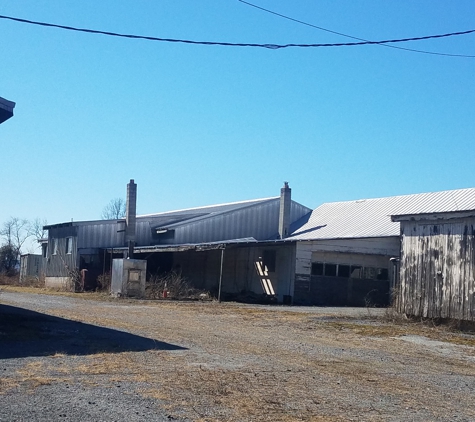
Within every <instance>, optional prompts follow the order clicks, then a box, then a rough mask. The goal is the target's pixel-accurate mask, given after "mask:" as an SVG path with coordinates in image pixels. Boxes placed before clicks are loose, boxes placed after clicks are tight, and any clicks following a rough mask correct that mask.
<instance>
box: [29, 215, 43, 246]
mask: <svg viewBox="0 0 475 422" xmlns="http://www.w3.org/2000/svg"><path fill="white" fill-rule="evenodd" d="M46 225H48V221H46V219H44V218H35V219H34V220H33V221H31V222H30V223H29V225H28V232H29V233H30V235H31V236H33V237H34V238H35V239H36V240H37V241H40V240H41V239H46V238H47V237H48V230H45V229H44V228H43V227H44V226H46Z"/></svg>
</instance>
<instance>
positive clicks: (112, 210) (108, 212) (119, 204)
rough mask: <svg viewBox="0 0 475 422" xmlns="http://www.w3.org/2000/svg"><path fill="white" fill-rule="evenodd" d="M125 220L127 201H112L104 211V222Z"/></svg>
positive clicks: (117, 199) (119, 199)
mask: <svg viewBox="0 0 475 422" xmlns="http://www.w3.org/2000/svg"><path fill="white" fill-rule="evenodd" d="M120 218H125V201H124V200H123V199H122V198H115V199H111V201H110V202H109V203H108V204H107V205H106V206H105V207H104V209H103V210H102V219H103V220H118V219H120Z"/></svg>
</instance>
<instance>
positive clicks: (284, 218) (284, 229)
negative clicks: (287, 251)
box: [279, 182, 292, 239]
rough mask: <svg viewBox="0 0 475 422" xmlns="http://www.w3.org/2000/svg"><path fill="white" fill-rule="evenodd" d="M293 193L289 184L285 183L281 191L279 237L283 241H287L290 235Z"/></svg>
mask: <svg viewBox="0 0 475 422" xmlns="http://www.w3.org/2000/svg"><path fill="white" fill-rule="evenodd" d="M291 192H292V190H291V189H290V188H289V184H288V183H287V182H284V187H283V188H282V189H281V190H280V210H279V236H280V238H281V239H285V238H286V237H288V236H289V234H290V205H291V203H292V198H291Z"/></svg>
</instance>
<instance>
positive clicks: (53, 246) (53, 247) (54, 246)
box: [51, 239, 58, 255]
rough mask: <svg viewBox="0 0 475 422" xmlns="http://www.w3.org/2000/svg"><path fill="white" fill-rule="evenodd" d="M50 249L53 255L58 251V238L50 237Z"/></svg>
mask: <svg viewBox="0 0 475 422" xmlns="http://www.w3.org/2000/svg"><path fill="white" fill-rule="evenodd" d="M51 250H52V251H53V255H57V253H58V239H51Z"/></svg>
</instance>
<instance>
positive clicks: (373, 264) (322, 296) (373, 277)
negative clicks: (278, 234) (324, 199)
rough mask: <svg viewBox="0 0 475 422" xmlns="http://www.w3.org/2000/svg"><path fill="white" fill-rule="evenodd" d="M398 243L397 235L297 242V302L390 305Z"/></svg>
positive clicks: (337, 304) (333, 304) (341, 304)
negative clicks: (393, 262)
mask: <svg viewBox="0 0 475 422" xmlns="http://www.w3.org/2000/svg"><path fill="white" fill-rule="evenodd" d="M399 245H400V244H399V238H398V237H396V236H393V237H383V238H365V239H335V240H318V241H309V242H297V246H296V263H295V289H294V303H295V304H302V305H325V306H384V305H388V304H389V303H390V300H391V287H392V285H393V282H394V271H393V265H392V263H391V262H390V258H391V257H395V256H399V249H400V246H399Z"/></svg>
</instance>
